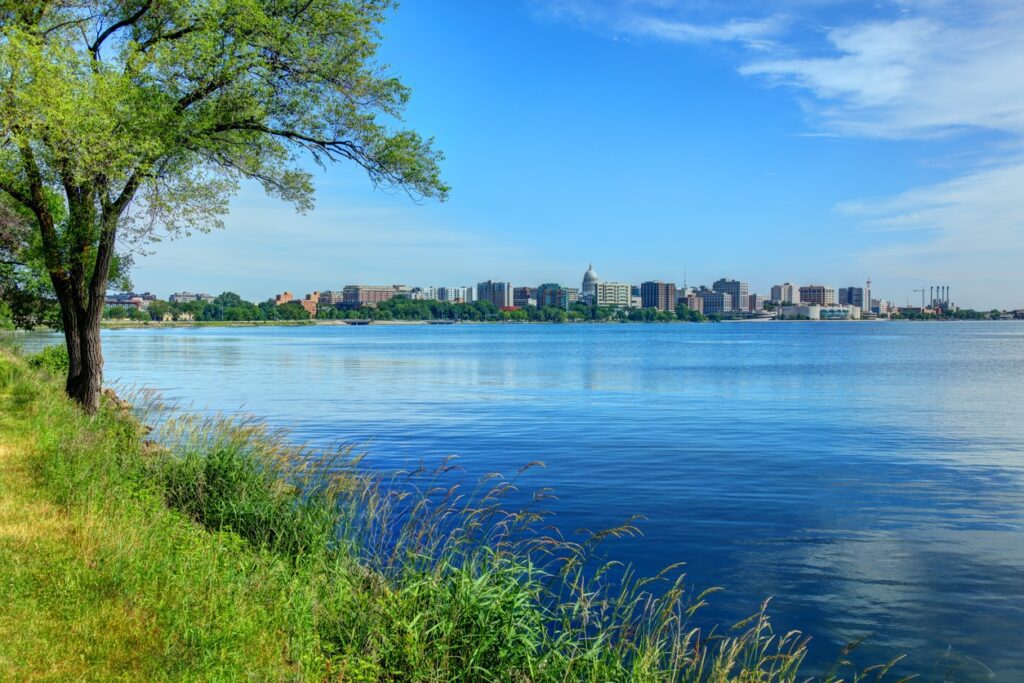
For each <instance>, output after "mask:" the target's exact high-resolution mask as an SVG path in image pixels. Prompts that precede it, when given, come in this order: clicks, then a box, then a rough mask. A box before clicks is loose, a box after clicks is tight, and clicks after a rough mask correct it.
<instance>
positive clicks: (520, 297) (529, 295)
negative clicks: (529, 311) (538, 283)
mask: <svg viewBox="0 0 1024 683" xmlns="http://www.w3.org/2000/svg"><path fill="white" fill-rule="evenodd" d="M512 305H513V306H515V307H516V308H525V307H526V306H536V305H537V298H536V293H535V290H534V288H533V287H515V288H514V289H513V290H512Z"/></svg>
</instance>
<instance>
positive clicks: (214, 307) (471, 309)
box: [104, 292, 715, 322]
mask: <svg viewBox="0 0 1024 683" xmlns="http://www.w3.org/2000/svg"><path fill="white" fill-rule="evenodd" d="M104 317H105V318H107V319H108V320H109V319H124V318H130V319H132V320H138V321H150V320H156V321H161V320H198V321H218V320H224V321H261V320H309V319H311V318H313V317H314V316H311V315H310V314H309V312H308V311H307V310H306V309H305V308H303V307H302V305H301V304H299V303H297V302H289V303H286V304H281V305H277V304H275V303H274V301H273V300H272V299H271V300H267V301H263V302H261V303H258V304H254V303H252V302H251V301H245V300H244V299H242V298H241V297H240V296H239V295H238V294H235V293H234V292H224V293H223V294H221V295H220V296H218V297H216V298H215V299H214V300H213V301H212V302H204V301H193V302H189V303H170V302H167V301H152V302H150V304H149V306H148V307H147V308H146V309H145V310H135V309H134V308H125V307H121V306H110V307H108V308H107V309H106V310H105V312H104ZM315 318H316V319H317V320H351V319H356V320H452V321H459V320H467V321H473V322H488V321H494V322H498V321H512V322H517V321H518V322H569V321H584V320H596V321H612V322H615V321H621V322H671V321H675V320H684V321H687V322H705V321H707V320H709V318H707V317H705V316H704V315H702V314H701V313H700V312H698V311H694V310H692V309H689V308H687V307H686V306H682V305H680V306H679V307H677V308H676V310H675V311H659V310H657V309H654V308H630V309H622V308H612V307H608V306H588V305H586V304H584V303H579V302H578V303H574V304H572V305H571V306H570V307H569V308H568V309H564V308H556V307H553V306H547V307H544V308H537V307H535V306H526V307H524V308H520V309H516V310H502V309H499V308H498V307H497V306H495V305H494V304H492V303H491V302H489V301H474V302H472V303H465V304H462V303H450V302H448V301H419V300H412V299H406V298H403V297H396V298H394V299H390V300H388V301H383V302H381V303H380V304H378V305H377V306H376V308H373V307H370V306H363V307H360V308H353V309H344V310H342V309H338V308H336V307H334V306H329V305H325V304H321V305H319V306H318V307H317V312H316V316H315ZM710 319H715V316H712V318H710Z"/></svg>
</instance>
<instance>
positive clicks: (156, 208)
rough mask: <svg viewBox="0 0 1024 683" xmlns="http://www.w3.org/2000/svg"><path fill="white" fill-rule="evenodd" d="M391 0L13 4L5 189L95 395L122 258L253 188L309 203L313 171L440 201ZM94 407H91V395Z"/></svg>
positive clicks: (75, 381)
mask: <svg viewBox="0 0 1024 683" xmlns="http://www.w3.org/2000/svg"><path fill="white" fill-rule="evenodd" d="M392 5H393V3H392V2H391V0H346V1H342V0H0V79H2V85H0V192H2V193H3V195H4V199H5V201H8V202H11V203H13V205H15V206H16V207H17V208H18V209H19V210H22V211H23V212H24V213H25V214H27V216H28V218H29V220H30V221H31V223H32V224H33V226H34V229H35V231H37V234H38V236H39V248H40V257H41V260H42V263H43V264H44V266H45V271H46V273H47V274H48V276H49V278H50V280H51V282H52V285H53V289H54V292H55V295H56V298H57V300H58V302H59V303H60V309H61V318H62V323H63V327H64V329H65V335H66V338H67V343H68V351H69V357H70V368H71V369H70V371H69V378H68V391H69V393H71V394H72V396H75V397H76V398H80V400H83V402H84V403H86V404H87V407H90V406H89V403H91V402H94V399H95V397H96V396H98V391H99V381H100V378H101V374H100V373H101V367H102V356H101V355H100V354H99V340H98V334H99V333H98V329H99V320H100V316H101V314H102V310H103V298H104V295H105V294H106V286H107V281H108V277H109V274H110V271H111V268H112V266H113V264H114V263H115V250H116V249H117V248H121V249H122V250H125V249H132V248H141V246H140V245H144V244H146V243H148V242H151V241H154V240H159V239H161V238H164V237H168V236H170V237H174V236H177V235H182V234H188V233H189V232H191V231H194V230H209V229H211V228H215V227H219V226H221V225H222V220H223V216H224V214H225V213H226V212H227V209H228V201H229V198H230V196H231V195H232V193H233V192H235V191H236V190H237V188H238V187H239V184H240V183H241V182H242V181H243V180H251V181H255V182H258V183H260V184H261V185H262V187H263V188H264V190H265V191H266V192H267V193H269V194H270V195H273V196H275V197H279V198H281V199H283V200H286V201H288V202H291V203H293V204H294V205H295V206H296V207H297V208H298V209H299V210H307V209H309V208H311V207H312V203H313V183H312V176H311V174H310V172H309V170H308V167H309V166H310V163H315V164H319V165H321V166H325V165H327V164H329V163H331V162H335V161H349V162H352V163H354V164H356V165H358V166H360V167H362V168H363V169H365V171H366V173H367V174H368V176H369V178H370V180H371V181H372V182H373V183H374V184H375V185H386V186H391V187H397V188H401V189H403V190H405V191H406V192H408V193H409V194H411V195H413V196H414V197H434V198H440V199H444V198H445V196H446V195H447V192H448V187H447V186H446V185H445V184H444V182H443V181H442V180H441V177H440V170H439V162H440V160H441V155H440V153H439V152H438V151H436V150H435V149H434V147H433V144H432V141H431V140H429V139H424V138H422V137H421V136H420V135H419V134H417V133H416V132H414V131H412V130H409V129H406V128H404V127H403V126H402V124H401V115H402V112H403V109H404V107H405V105H406V103H407V101H408V98H409V90H408V89H407V88H406V87H405V86H404V85H403V84H402V83H401V82H400V81H399V80H398V79H397V78H395V77H394V76H393V75H391V74H390V72H389V70H388V69H387V68H386V67H385V66H382V65H380V64H378V63H377V62H376V51H377V47H378V42H379V40H380V26H381V24H382V22H383V21H384V19H385V18H386V15H387V13H388V12H389V11H390V10H391V7H392ZM80 391H81V392H84V394H86V395H87V396H85V397H82V396H78V393H79V392H80Z"/></svg>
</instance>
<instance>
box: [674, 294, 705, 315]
mask: <svg viewBox="0 0 1024 683" xmlns="http://www.w3.org/2000/svg"><path fill="white" fill-rule="evenodd" d="M679 303H681V304H683V305H685V306H686V307H687V308H689V309H690V310H691V311H697V312H698V313H703V312H704V299H701V298H700V297H699V296H697V295H696V294H695V293H693V292H690V293H689V294H687V295H686V297H685V298H683V299H680V300H679Z"/></svg>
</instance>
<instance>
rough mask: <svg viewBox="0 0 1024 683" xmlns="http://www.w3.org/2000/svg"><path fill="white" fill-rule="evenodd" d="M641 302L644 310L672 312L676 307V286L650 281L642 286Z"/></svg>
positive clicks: (670, 283)
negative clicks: (652, 309)
mask: <svg viewBox="0 0 1024 683" xmlns="http://www.w3.org/2000/svg"><path fill="white" fill-rule="evenodd" d="M640 302H641V304H642V305H643V307H644V308H657V309H658V310H659V311H671V310H674V309H675V306H676V284H675V283H674V282H662V281H661V280H650V281H648V282H644V283H641V285H640Z"/></svg>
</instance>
